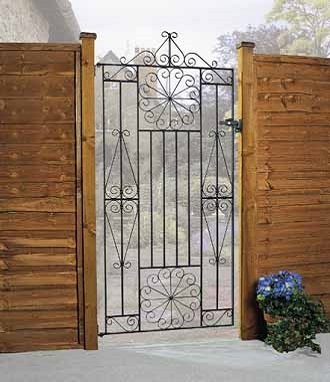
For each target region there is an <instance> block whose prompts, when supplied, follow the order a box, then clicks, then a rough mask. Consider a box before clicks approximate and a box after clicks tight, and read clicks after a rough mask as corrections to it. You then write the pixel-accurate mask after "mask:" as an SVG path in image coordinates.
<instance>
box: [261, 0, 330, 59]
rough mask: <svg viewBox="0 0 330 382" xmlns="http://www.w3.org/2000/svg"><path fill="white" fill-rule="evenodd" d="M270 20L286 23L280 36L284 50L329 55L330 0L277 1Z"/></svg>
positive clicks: (269, 16) (269, 17)
mask: <svg viewBox="0 0 330 382" xmlns="http://www.w3.org/2000/svg"><path fill="white" fill-rule="evenodd" d="M268 21H270V22H274V21H275V22H280V23H281V24H283V25H285V26H286V29H283V30H282V32H281V35H280V37H279V42H280V43H282V45H284V49H283V52H285V53H290V54H305V55H313V56H320V57H329V56H330V2H329V0H275V1H274V6H273V9H272V10H271V12H270V13H269V14H268ZM288 39H290V40H291V42H289V43H288V44H286V43H285V42H288Z"/></svg>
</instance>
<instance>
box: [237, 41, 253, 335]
mask: <svg viewBox="0 0 330 382" xmlns="http://www.w3.org/2000/svg"><path fill="white" fill-rule="evenodd" d="M254 47H255V44H254V43H253V42H242V43H240V44H239V45H238V46H237V49H238V85H239V86H238V118H239V119H242V121H243V130H242V136H241V138H239V139H240V141H239V150H240V154H241V155H240V173H239V179H240V192H239V194H240V226H241V230H240V232H241V250H240V255H241V258H240V264H241V266H240V271H241V278H240V296H241V301H240V336H241V338H242V339H243V340H248V339H254V338H257V337H258V325H257V311H256V301H255V294H254V286H255V282H256V266H255V259H256V254H255V219H256V217H255V212H256V211H255V210H256V205H255V192H256V157H255V123H254V118H255V112H254V68H253V49H254Z"/></svg>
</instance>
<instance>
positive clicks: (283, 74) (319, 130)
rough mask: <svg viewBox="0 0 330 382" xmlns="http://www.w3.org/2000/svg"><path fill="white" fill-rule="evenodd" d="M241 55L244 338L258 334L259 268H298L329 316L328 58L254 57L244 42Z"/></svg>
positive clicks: (329, 139) (265, 272) (261, 272)
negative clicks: (257, 292)
mask: <svg viewBox="0 0 330 382" xmlns="http://www.w3.org/2000/svg"><path fill="white" fill-rule="evenodd" d="M239 54H240V55H241V56H242V57H244V60H245V62H246V61H249V63H248V64H245V65H244V63H243V61H242V60H241V64H240V68H239V77H240V102H241V106H242V108H241V116H242V117H243V123H244V127H243V136H242V141H243V155H242V157H243V170H242V171H243V172H242V182H243V185H242V216H243V225H242V280H243V282H242V305H241V309H242V314H241V318H242V323H241V327H242V331H241V336H242V338H244V339H251V338H256V337H257V336H258V332H259V323H260V322H259V321H258V311H257V306H256V303H255V285H256V281H257V278H258V276H259V275H261V274H268V273H272V272H276V271H278V270H280V269H288V270H292V271H296V272H299V273H301V275H302V276H303V280H304V284H305V286H306V291H307V292H308V293H311V294H312V295H314V296H315V297H316V298H318V299H321V300H322V301H323V303H324V306H325V309H326V311H327V312H328V313H329V314H330V224H329V223H330V161H329V158H330V156H329V147H330V118H329V110H330V91H329V84H330V59H318V58H309V57H294V56H268V55H254V54H253V46H252V47H251V46H250V47H249V46H244V44H243V46H242V47H241V48H240V53H239ZM246 89H250V92H251V94H250V95H249V97H246V91H247V90H246ZM249 111H250V112H249ZM251 178H252V181H251Z"/></svg>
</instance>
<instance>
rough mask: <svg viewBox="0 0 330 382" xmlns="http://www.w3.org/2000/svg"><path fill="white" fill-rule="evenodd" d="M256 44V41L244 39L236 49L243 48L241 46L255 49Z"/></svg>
mask: <svg viewBox="0 0 330 382" xmlns="http://www.w3.org/2000/svg"><path fill="white" fill-rule="evenodd" d="M255 46H256V44H255V43H254V42H249V41H242V42H240V43H239V44H237V45H236V49H241V48H251V49H254V48H255Z"/></svg>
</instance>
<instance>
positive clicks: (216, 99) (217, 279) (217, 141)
mask: <svg viewBox="0 0 330 382" xmlns="http://www.w3.org/2000/svg"><path fill="white" fill-rule="evenodd" d="M218 102H219V96H218V86H217V85H216V87H215V118H216V121H215V122H216V134H215V139H216V143H215V152H216V162H215V173H216V181H215V183H216V187H215V198H216V200H215V206H216V245H215V250H216V253H215V266H216V309H219V256H220V253H219V209H218V206H219V196H220V195H219V139H220V137H219V116H218V113H219V110H218Z"/></svg>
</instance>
